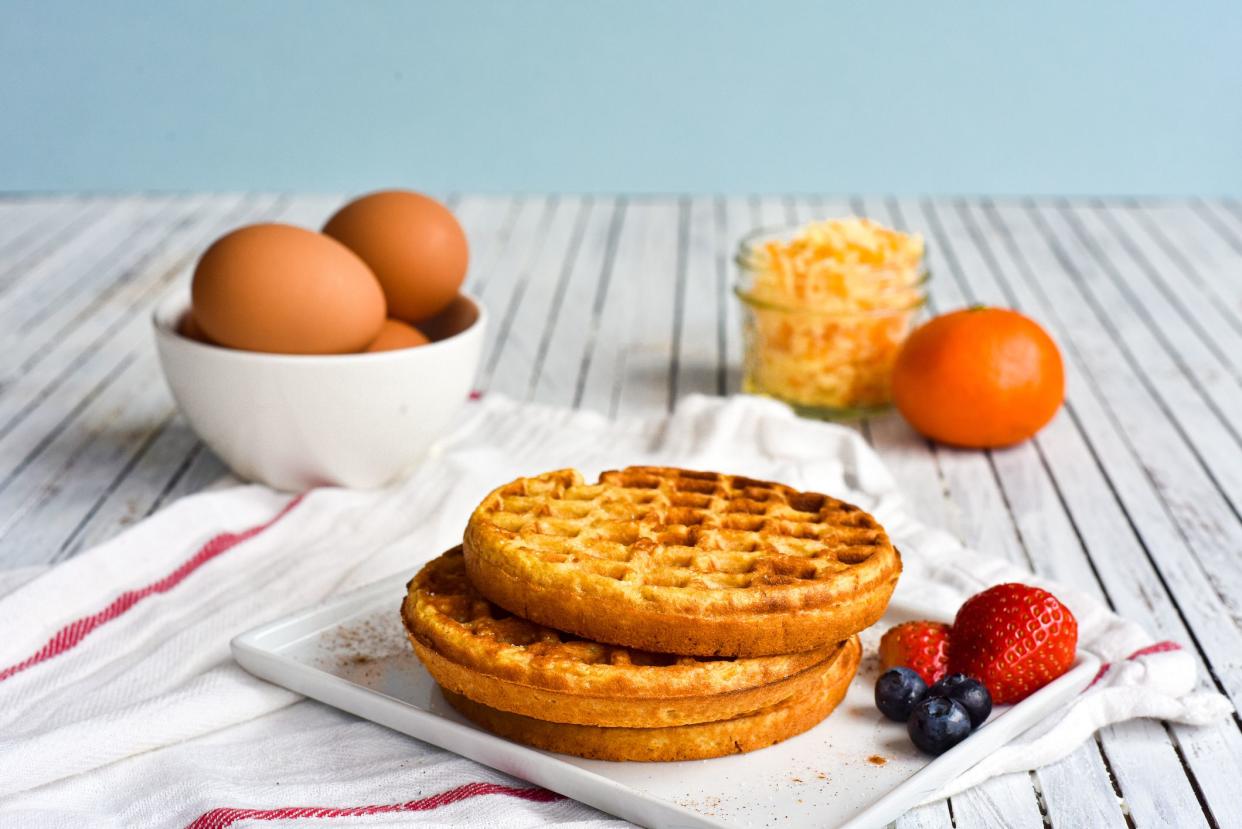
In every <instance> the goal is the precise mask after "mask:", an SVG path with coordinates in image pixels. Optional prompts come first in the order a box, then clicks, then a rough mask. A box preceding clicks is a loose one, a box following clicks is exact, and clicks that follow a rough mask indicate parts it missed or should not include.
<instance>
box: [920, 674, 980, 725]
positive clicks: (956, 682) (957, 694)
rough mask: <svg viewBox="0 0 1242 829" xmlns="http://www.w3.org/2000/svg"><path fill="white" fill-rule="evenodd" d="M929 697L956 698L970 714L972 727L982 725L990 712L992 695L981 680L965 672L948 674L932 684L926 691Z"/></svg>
mask: <svg viewBox="0 0 1242 829" xmlns="http://www.w3.org/2000/svg"><path fill="white" fill-rule="evenodd" d="M927 696H929V697H944V698H945V699H953V700H957V701H958V702H960V703H961V704H962V707H963V708H965V709H966V713H968V714H970V724H971V726H972V727H974V728H978V727H979V726H981V725H983V723H984V721H985V720H986V719H987V718H988V714H991V713H992V695H991V694H989V693H988V689H987V687H986V686H984V684H983V683H982V682H980V681H979V680H977V679H975V678H974V677H970V676H966V674H949V675H948V676H946V677H944V678H943V679H941V680H940V681H939V682H937V683H936V684H935V685H933V686H932V687H931V688H930V689H929V690H928V692H927Z"/></svg>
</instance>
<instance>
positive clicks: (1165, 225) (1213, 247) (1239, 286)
mask: <svg viewBox="0 0 1242 829" xmlns="http://www.w3.org/2000/svg"><path fill="white" fill-rule="evenodd" d="M1197 206H1198V207H1199V209H1198V210H1195V209H1193V208H1192V209H1190V210H1187V209H1185V207H1184V206H1183V205H1182V203H1181V202H1171V203H1166V202H1161V203H1155V204H1143V205H1139V206H1138V207H1136V209H1135V218H1136V219H1137V220H1138V221H1140V222H1142V223H1144V225H1146V227H1147V228H1148V231H1149V233H1151V234H1152V235H1153V236H1154V237H1155V238H1156V239H1157V240H1159V241H1162V242H1163V244H1164V245H1165V247H1166V249H1167V250H1168V251H1169V253H1170V255H1171V256H1173V257H1175V258H1180V259H1182V260H1184V261H1185V262H1186V263H1187V264H1188V265H1189V267H1184V268H1183V271H1184V273H1185V274H1187V275H1189V277H1190V279H1191V281H1192V282H1195V283H1197V284H1198V286H1199V287H1200V288H1201V289H1202V290H1204V291H1205V292H1208V293H1210V294H1211V295H1212V296H1213V297H1214V298H1215V299H1216V300H1217V301H1218V302H1219V303H1220V305H1221V307H1222V308H1224V309H1225V310H1226V311H1227V313H1228V315H1229V317H1230V318H1232V319H1234V320H1236V321H1238V322H1239V323H1240V324H1242V280H1239V279H1238V260H1239V257H1242V218H1239V217H1238V214H1237V211H1236V209H1230V208H1229V207H1227V206H1226V205H1225V204H1223V203H1220V202H1200V203H1199V204H1198V205H1197Z"/></svg>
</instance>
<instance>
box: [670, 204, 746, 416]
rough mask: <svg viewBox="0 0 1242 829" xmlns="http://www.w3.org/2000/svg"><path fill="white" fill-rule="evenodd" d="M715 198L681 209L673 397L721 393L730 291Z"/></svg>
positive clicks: (731, 300) (727, 267)
mask: <svg viewBox="0 0 1242 829" xmlns="http://www.w3.org/2000/svg"><path fill="white" fill-rule="evenodd" d="M716 204H717V203H716V200H715V199H712V198H709V197H704V196H699V197H695V198H693V199H691V200H690V202H689V205H688V207H687V209H685V210H684V211H683V214H682V220H683V223H684V224H683V227H682V229H681V233H680V238H681V244H680V245H679V246H678V256H679V258H680V260H681V261H680V262H679V263H678V266H677V274H678V303H677V305H678V307H677V319H678V328H677V333H676V335H675V337H674V342H673V359H674V361H675V362H674V366H675V368H674V370H673V372H672V380H673V399H674V401H676V399H677V398H679V397H681V396H683V395H687V394H724V393H725V382H726V374H725V370H726V365H725V360H726V358H725V340H724V336H723V335H724V323H723V320H722V319H721V316H720V315H721V310H722V307H723V304H724V302H733V301H736V300H734V299H733V297H732V295H731V294H730V293H729V270H730V268H729V266H728V264H727V262H728V253H727V242H726V241H725V240H724V239H722V238H720V227H719V224H718V223H717V207H716Z"/></svg>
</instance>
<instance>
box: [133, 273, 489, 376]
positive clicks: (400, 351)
mask: <svg viewBox="0 0 1242 829" xmlns="http://www.w3.org/2000/svg"><path fill="white" fill-rule="evenodd" d="M458 294H459V295H460V296H462V297H464V298H465V299H466V300H467V301H469V302H470V304H471V305H473V306H474V309H475V311H476V312H477V313H476V315H475V318H474V322H472V323H471V324H470V325H468V326H466V327H465V328H463V329H462V330H461V331H458V332H457V333H456V334H453V335H452V336H449V337H445V338H444V339H442V340H433V341H432V342H429V343H427V344H426V345H420V346H417V347H415V348H396V349H393V350H391V351H375V352H358V353H353V354H276V353H272V352H268V351H244V350H242V349H239V348H227V347H226V346H222V345H215V344H214V343H205V342H200V341H199V340H192V339H190V338H189V337H187V336H185V335H183V334H182V333H181V332H180V331H178V330H177V323H179V322H180V321H181V317H182V316H183V315H184V314H185V313H186V311H188V310H190V291H189V287H188V286H186V287H183V288H181V289H178V290H174V291H170V292H169V294H168V295H167V296H165V297H164V298H163V299H161V300H160V301H159V302H157V303H156V305H155V308H154V309H152V311H151V326H152V327H153V328H154V329H155V334H156V336H157V337H159V338H163V339H166V340H169V341H172V342H177V343H180V344H182V346H184V347H186V348H189V349H192V350H197V351H199V352H200V353H203V354H214V355H216V356H218V357H220V358H222V359H228V360H243V361H244V360H249V361H253V362H264V363H270V364H286V365H298V366H313V365H325V366H327V365H331V366H342V365H348V364H350V363H369V364H375V363H380V362H383V361H385V360H390V361H391V360H400V359H409V358H410V355H411V354H425V355H428V356H431V355H434V354H436V353H439V352H441V351H443V350H444V349H445V348H447V347H449V345H450V344H451V343H454V342H455V341H457V340H460V339H462V338H464V337H466V336H467V335H468V334H471V333H474V332H477V331H480V330H482V327H483V325H485V324H486V323H487V306H485V305H484V304H483V303H482V302H481V301H479V298H478V297H477V296H475V295H474V294H472V293H470V292H468V291H459V292H458ZM416 359H423V358H421V357H420V358H416Z"/></svg>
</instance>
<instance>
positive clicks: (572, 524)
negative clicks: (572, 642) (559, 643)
mask: <svg viewBox="0 0 1242 829" xmlns="http://www.w3.org/2000/svg"><path fill="white" fill-rule="evenodd" d="M464 548H465V554H466V568H467V570H468V572H469V574H470V578H471V580H472V581H473V582H474V584H475V586H476V587H477V588H478V589H479V591H480V592H481V593H482V594H483V595H484V596H486V597H487V598H489V599H491V600H492V601H493V602H495V603H496V604H498V605H500V606H501V607H503V608H505V609H507V610H509V611H510V612H512V613H515V614H516V615H518V616H521V617H523V618H526V619H531V620H533V621H536V622H539V623H541V624H544V625H548V626H550V627H553V628H557V629H560V630H566V631H570V632H572V633H575V634H578V635H579V636H584V637H588V638H590V639H595V640H598V641H601V642H614V643H616V644H620V645H627V646H630V647H634V648H641V649H643V650H649V651H658V652H663V653H678V654H696V655H701V656H766V655H771V654H781V653H795V652H797V651H804V650H810V649H812V648H819V647H823V646H825V645H828V644H831V643H834V642H840V641H842V640H844V639H846V638H848V637H850V636H852V635H853V634H855V633H857V632H858V631H860V630H862V629H863V628H865V627H867V626H869V625H871V624H872V623H874V622H875V621H876V620H878V619H879V618H880V616H882V615H883V613H884V609H885V608H886V607H887V606H888V600H889V597H890V596H891V595H892V592H893V588H894V587H895V586H896V584H897V577H898V576H899V575H900V573H901V558H900V556H899V555H898V554H897V551H896V550H895V549H893V545H892V543H891V542H890V541H889V539H888V536H887V535H886V534H885V532H884V529H883V528H882V527H881V526H880V525H879V524H878V523H877V522H876V520H875V519H874V518H872V517H871V516H870V515H869V514H867V513H866V512H864V511H862V510H861V509H859V508H858V507H855V506H853V505H852V504H846V503H844V502H842V501H838V500H836V499H835V498H829V497H828V496H826V495H820V494H817V493H813V492H799V491H797V490H795V489H792V488H790V487H787V486H784V485H782V484H774V483H769V482H767V481H756V480H752V479H750V478H744V477H740V476H735V475H721V474H719V473H716V472H690V471H687V470H684V469H670V468H666V467H642V466H637V467H629V468H628V469H623V470H620V471H618V472H605V473H604V474H603V475H601V476H600V480H599V483H597V484H586V483H584V482H583V479H582V476H581V475H580V474H579V473H578V472H577V471H576V470H572V469H563V470H559V471H556V472H548V473H545V474H543V475H539V476H536V477H533V478H519V479H518V480H516V481H513V482H512V483H508V484H505V485H504V486H502V487H500V488H499V489H497V490H495V491H493V492H492V493H491V494H489V495H488V496H487V497H486V498H485V499H483V502H482V503H481V504H480V505H479V507H478V508H477V509H476V510H475V512H474V514H473V515H472V516H471V517H470V523H469V524H468V525H467V527H466V534H465V544H464Z"/></svg>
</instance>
